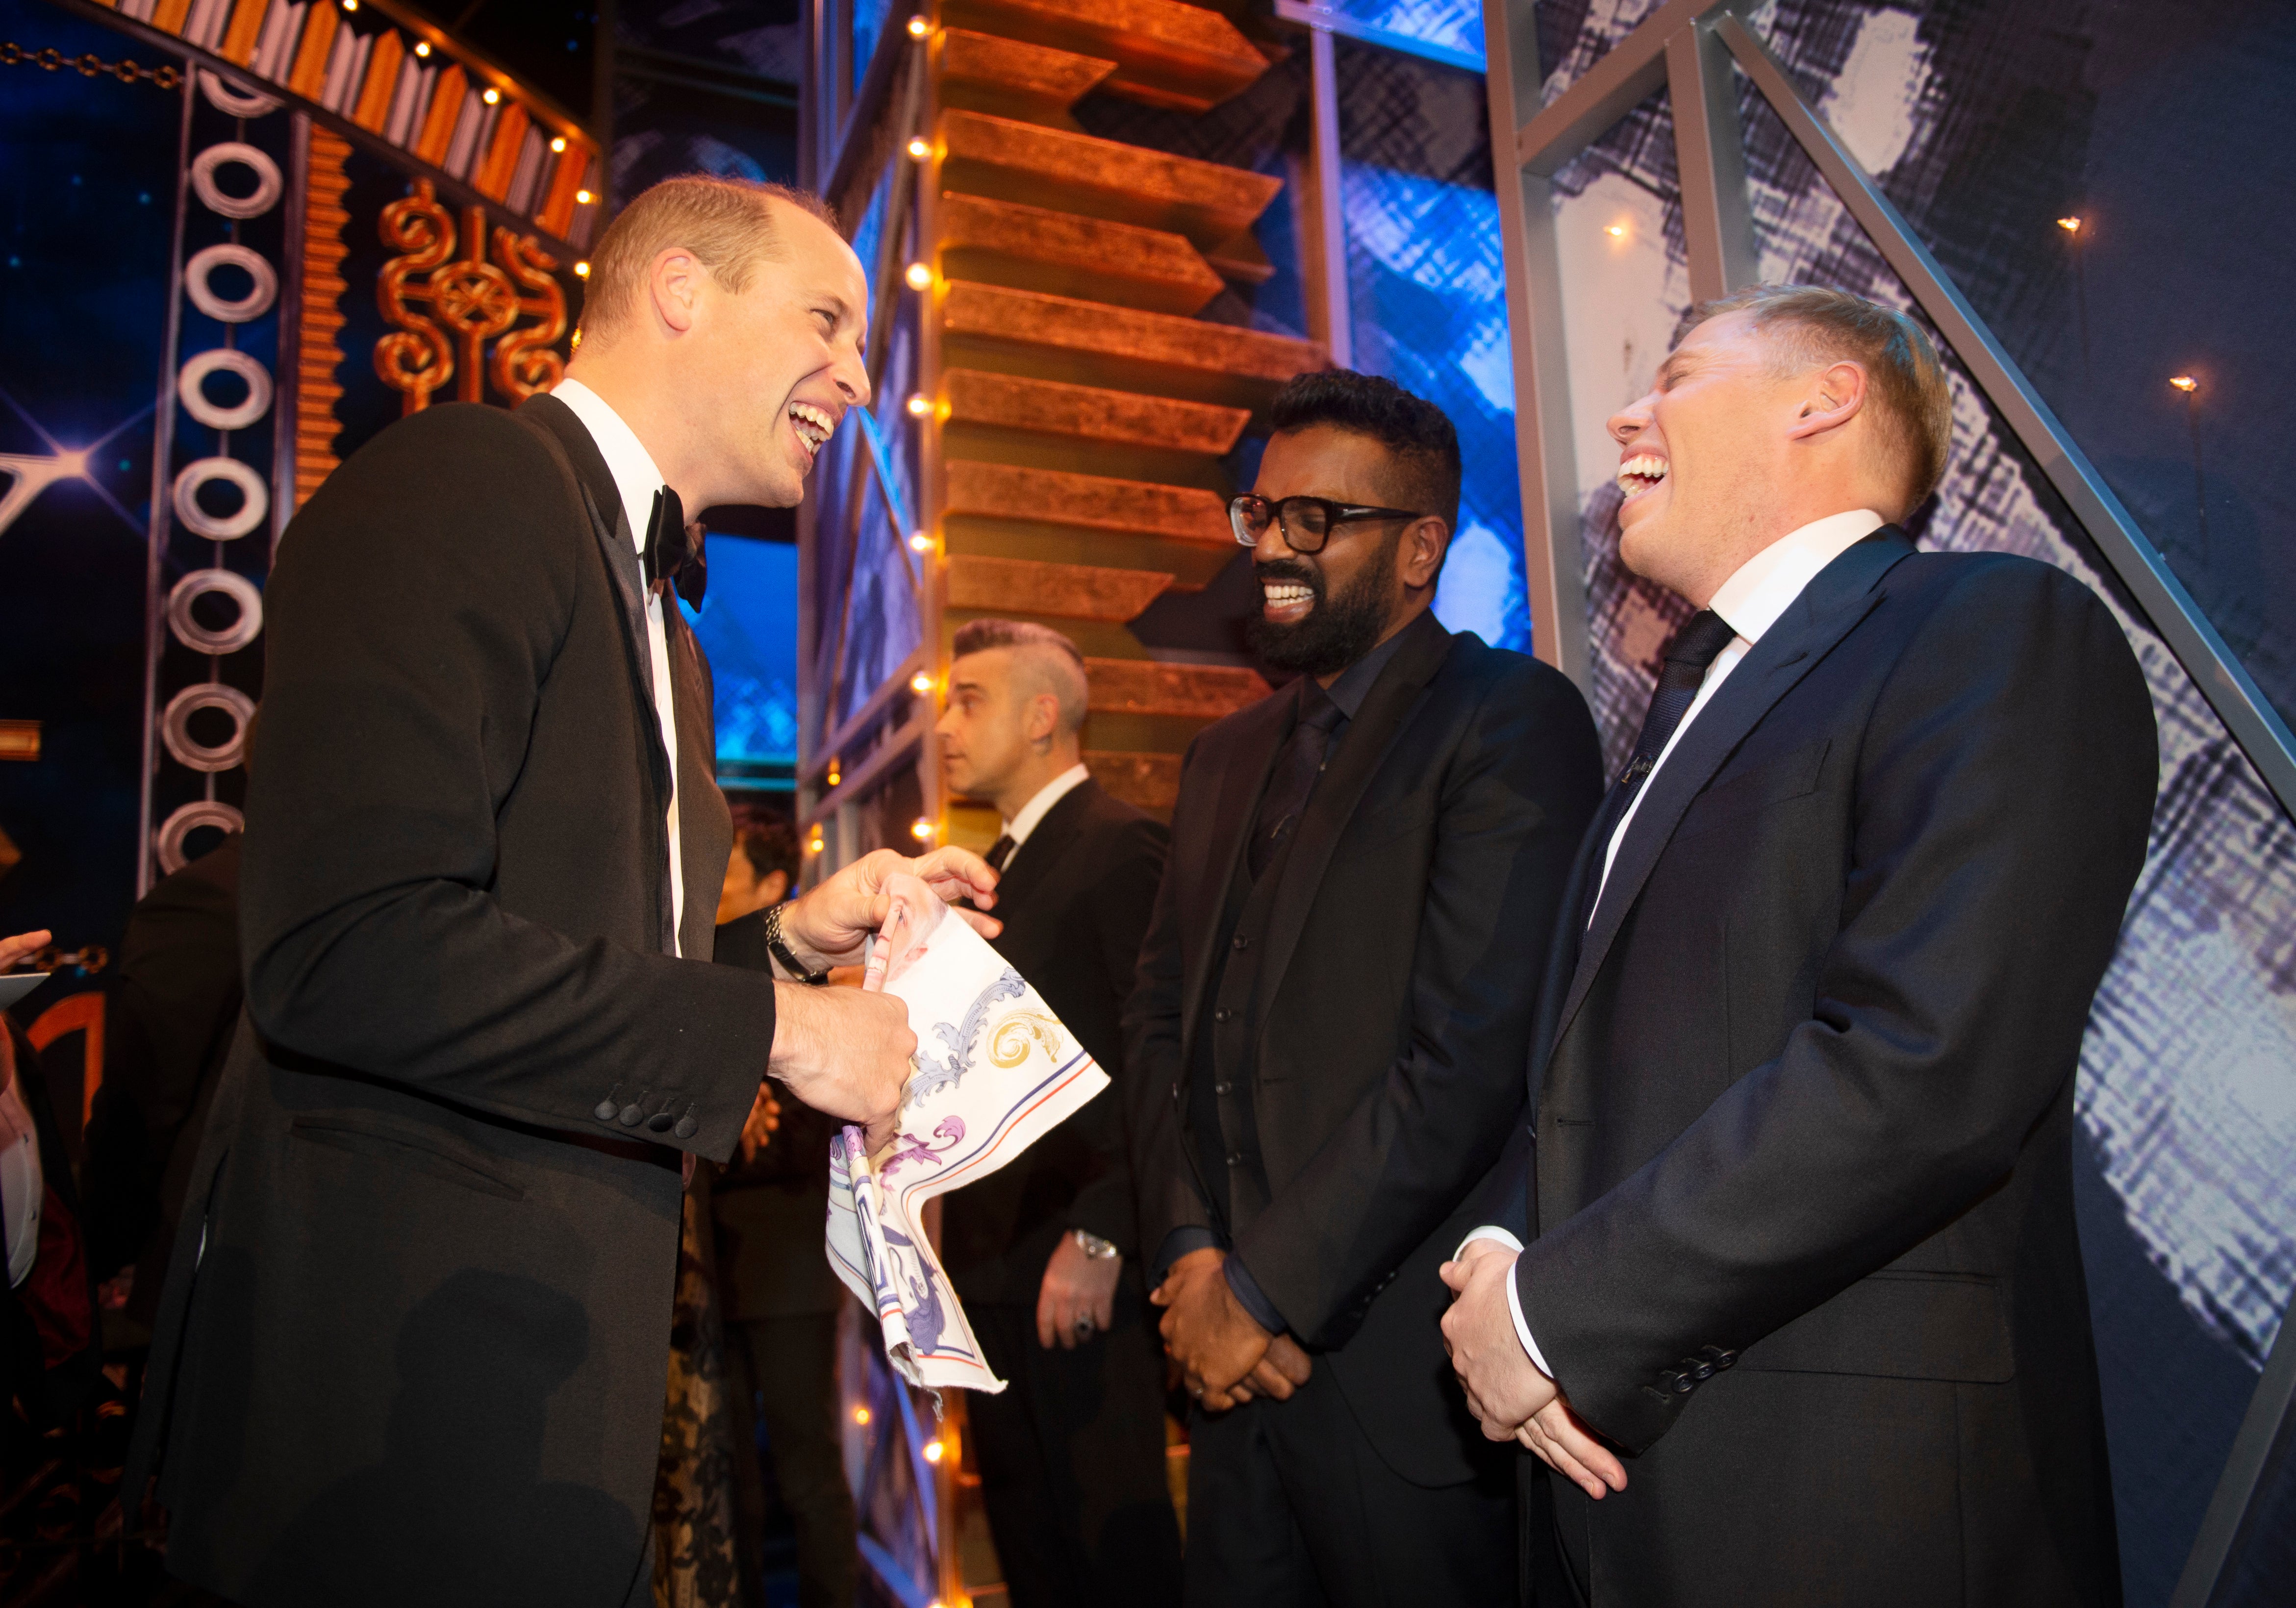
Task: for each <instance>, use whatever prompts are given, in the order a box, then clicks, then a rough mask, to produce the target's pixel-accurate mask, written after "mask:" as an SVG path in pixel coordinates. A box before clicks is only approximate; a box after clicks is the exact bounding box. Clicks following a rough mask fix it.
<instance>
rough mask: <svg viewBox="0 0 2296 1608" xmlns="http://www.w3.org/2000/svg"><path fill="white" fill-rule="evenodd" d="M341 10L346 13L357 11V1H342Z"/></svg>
mask: <svg viewBox="0 0 2296 1608" xmlns="http://www.w3.org/2000/svg"><path fill="white" fill-rule="evenodd" d="M343 9H344V10H345V11H347V12H355V11H357V10H358V0H343Z"/></svg>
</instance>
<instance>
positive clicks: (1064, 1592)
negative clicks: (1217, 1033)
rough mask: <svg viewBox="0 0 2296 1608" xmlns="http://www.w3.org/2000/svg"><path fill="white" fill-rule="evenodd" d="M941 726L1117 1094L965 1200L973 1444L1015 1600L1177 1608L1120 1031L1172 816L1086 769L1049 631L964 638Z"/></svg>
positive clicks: (1006, 896) (952, 770) (1057, 1607)
mask: <svg viewBox="0 0 2296 1608" xmlns="http://www.w3.org/2000/svg"><path fill="white" fill-rule="evenodd" d="M953 648H954V654H953V657H952V660H951V662H950V664H949V669H948V708H947V711H946V712H945V713H944V714H943V715H942V717H941V720H940V726H939V733H940V741H941V756H942V762H943V764H944V765H945V766H946V767H947V775H948V782H949V785H950V787H951V788H952V789H953V790H955V792H960V793H967V794H970V795H972V797H974V798H977V799H981V800H987V801H988V802H990V803H993V804H994V805H995V806H996V809H997V812H998V814H999V815H1000V816H1003V818H1004V832H1003V833H1002V835H1000V836H999V837H998V838H997V840H996V844H995V846H994V847H993V848H991V849H989V851H988V863H989V864H990V865H991V866H995V867H996V869H997V870H998V871H999V872H1001V873H1002V874H1003V879H1002V880H1001V881H1000V882H998V883H997V885H996V891H997V900H996V914H997V916H998V919H1000V920H1001V921H1003V922H1004V923H1005V931H1003V932H1002V933H1001V934H999V935H998V936H997V938H996V940H995V941H996V948H997V951H998V952H999V953H1000V954H1002V955H1003V956H1005V959H1006V960H1008V961H1010V962H1012V964H1013V969H1014V970H1016V971H1018V972H1020V973H1021V976H1023V977H1025V978H1027V979H1028V980H1029V982H1030V983H1032V984H1033V985H1035V987H1036V989H1037V992H1038V993H1040V994H1042V995H1043V996H1044V997H1045V1003H1046V1004H1047V1005H1051V1006H1052V1008H1053V1010H1054V1013H1056V1014H1057V1015H1058V1016H1059V1017H1060V1019H1061V1020H1062V1021H1063V1022H1065V1023H1067V1024H1068V1027H1069V1030H1070V1031H1071V1032H1073V1033H1074V1034H1075V1035H1076V1036H1077V1040H1078V1043H1080V1044H1082V1045H1083V1046H1084V1047H1085V1048H1086V1049H1087V1050H1088V1051H1090V1052H1091V1053H1092V1054H1093V1057H1094V1058H1095V1060H1097V1061H1098V1062H1100V1064H1101V1066H1102V1067H1103V1069H1104V1070H1105V1071H1107V1073H1108V1075H1109V1077H1110V1078H1111V1079H1112V1080H1113V1082H1114V1087H1111V1088H1108V1089H1105V1090H1103V1091H1102V1093H1101V1094H1100V1095H1099V1096H1098V1097H1097V1098H1096V1099H1095V1100H1094V1101H1092V1103H1090V1104H1088V1105H1087V1106H1086V1107H1085V1108H1084V1109H1083V1110H1082V1111H1080V1112H1078V1113H1077V1114H1076V1115H1075V1116H1073V1117H1070V1119H1069V1120H1067V1121H1065V1122H1063V1123H1062V1124H1061V1125H1060V1127H1059V1128H1055V1129H1054V1131H1053V1132H1052V1133H1050V1134H1048V1135H1046V1136H1045V1137H1044V1138H1042V1139H1040V1140H1038V1141H1037V1143H1036V1144H1034V1145H1033V1146H1031V1147H1030V1148H1029V1151H1028V1153H1026V1154H1024V1155H1022V1156H1021V1158H1020V1159H1019V1160H1018V1161H1014V1162H1013V1164H1012V1165H1011V1166H1009V1167H1006V1168H1005V1169H1002V1170H1001V1171H998V1172H996V1173H993V1174H991V1175H990V1176H989V1177H986V1178H984V1179H982V1180H981V1181H980V1183H978V1184H975V1185H971V1186H970V1187H968V1188H965V1189H962V1190H959V1191H958V1192H957V1193H955V1194H952V1195H950V1196H948V1197H947V1204H946V1205H945V1206H944V1207H943V1208H942V1211H943V1216H942V1218H941V1259H942V1261H943V1262H944V1263H945V1264H946V1265H947V1268H948V1273H949V1277H950V1278H951V1279H952V1280H953V1281H954V1282H955V1285H956V1291H957V1293H958V1294H959V1295H960V1296H962V1297H963V1298H964V1304H965V1309H966V1311H967V1312H968V1313H969V1314H970V1315H971V1316H972V1325H973V1329H974V1332H975V1333H977V1334H978V1335H979V1336H980V1344H981V1348H982V1350H983V1351H984V1353H985V1354H986V1355H987V1357H988V1363H989V1366H992V1367H993V1368H995V1369H996V1372H997V1373H998V1374H1001V1375H1003V1376H1004V1377H1005V1378H1006V1379H1008V1380H1010V1381H1011V1388H1010V1389H1008V1390H1007V1391H1005V1393H1004V1394H1002V1395H999V1396H980V1395H977V1396H974V1397H973V1398H972V1399H971V1400H970V1402H969V1403H968V1404H967V1407H966V1410H967V1412H969V1413H970V1414H971V1415H972V1430H973V1445H974V1448H975V1449H976V1451H977V1452H978V1453H979V1455H980V1491H981V1497H982V1498H983V1500H984V1502H985V1504H986V1505H987V1507H988V1526H989V1531H990V1533H991V1534H992V1535H993V1536H994V1537H995V1538H996V1555H997V1559H998V1561H999V1562H1000V1563H1002V1564H1003V1565H1004V1569H1005V1587H1006V1589H1007V1590H1008V1591H1009V1592H1010V1594H1011V1596H1012V1600H1013V1608H1066V1605H1067V1604H1075V1603H1097V1604H1110V1605H1111V1608H1123V1605H1125V1604H1138V1605H1139V1608H1160V1605H1162V1604H1170V1603H1173V1602H1177V1600H1178V1598H1179V1592H1180V1532H1179V1526H1178V1524H1177V1522H1176V1520H1175V1519H1174V1517H1173V1514H1172V1503H1171V1498H1170V1497H1169V1494H1168V1489H1167V1487H1166V1485H1165V1478H1164V1366H1163V1358H1162V1356H1161V1355H1160V1348H1159V1346H1158V1345H1157V1343H1156V1336H1155V1332H1154V1330H1153V1328H1152V1326H1151V1322H1150V1317H1151V1314H1150V1311H1149V1307H1148V1301H1147V1292H1146V1289H1145V1287H1144V1285H1143V1284H1142V1283H1141V1277H1140V1235H1139V1230H1138V1227H1137V1226H1136V1213H1135V1211H1134V1209H1133V1184H1132V1169H1131V1168H1130V1166H1129V1165H1128V1163H1127V1161H1126V1156H1125V1143H1124V1115H1123V1112H1124V1106H1125V1085H1126V1082H1127V1068H1126V1065H1125V1059H1124V1042H1123V1033H1122V1030H1121V1028H1120V1027H1119V1013H1120V1012H1121V1011H1122V1010H1123V1006H1124V1000H1125V997H1126V996H1127V995H1128V994H1130V993H1131V991H1132V980H1133V976H1134V972H1135V971H1136V967H1137V965H1138V963H1139V957H1140V937H1141V934H1142V933H1143V932H1144V931H1146V929H1147V926H1148V912H1149V910H1150V907H1152V905H1153V904H1154V903H1155V898H1156V879H1157V877H1158V876H1159V875H1160V874H1161V873H1162V872H1163V869H1164V844H1165V841H1166V833H1165V831H1164V828H1163V826H1162V825H1160V824H1159V823H1158V822H1157V821H1155V820H1154V819H1152V817H1150V816H1147V815H1145V814H1144V813H1142V812H1141V811H1140V810H1137V809H1135V808H1132V806H1130V805H1129V804H1127V803H1124V802H1123V801H1122V800H1118V799H1113V798H1111V797H1110V796H1109V795H1108V794H1107V793H1106V792H1103V791H1102V789H1101V786H1100V783H1097V782H1095V781H1094V780H1093V779H1092V777H1091V775H1090V774H1089V773H1088V772H1087V770H1086V769H1085V766H1084V756H1083V752H1082V742H1081V728H1082V727H1083V725H1084V718H1085V703H1086V692H1087V689H1086V682H1085V669H1084V661H1083V660H1082V659H1080V658H1079V657H1078V653H1077V650H1076V646H1075V644H1072V643H1071V642H1070V641H1069V639H1068V638H1067V637H1065V636H1062V635H1061V634H1060V633H1059V632H1057V631H1054V630H1053V629H1051V628H1048V627H1045V626H1040V625H1032V624H1029V623H1027V622H1024V621H1018V620H1005V619H976V620H972V621H970V622H968V623H967V624H966V625H964V627H963V628H961V629H959V630H958V632H957V634H956V640H955V644H953Z"/></svg>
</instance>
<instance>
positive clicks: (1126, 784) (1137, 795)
mask: <svg viewBox="0 0 2296 1608" xmlns="http://www.w3.org/2000/svg"><path fill="white" fill-rule="evenodd" d="M1084 762H1085V766H1086V767H1087V769H1089V770H1090V771H1091V772H1092V779H1093V780H1094V781H1095V782H1097V783H1100V784H1101V786H1103V787H1104V788H1106V789H1107V790H1108V792H1110V793H1111V795H1113V796H1114V797H1116V798H1119V799H1121V800H1124V801H1125V802H1126V803H1127V804H1129V805H1131V806H1132V807H1133V808H1135V809H1144V810H1146V811H1147V812H1148V813H1149V814H1150V815H1152V816H1167V817H1169V816H1170V815H1171V813H1172V806H1173V805H1175V804H1177V803H1178V802H1179V800H1180V756H1179V755H1177V754H1128V753H1118V752H1116V751H1112V750H1110V749H1092V748H1088V749H1087V750H1085V754H1084Z"/></svg>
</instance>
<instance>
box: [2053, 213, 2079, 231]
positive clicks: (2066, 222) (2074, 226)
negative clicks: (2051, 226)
mask: <svg viewBox="0 0 2296 1608" xmlns="http://www.w3.org/2000/svg"><path fill="white" fill-rule="evenodd" d="M2080 226H2081V220H2080V219H2079V218H2078V217H2061V218H2059V219H2057V227H2058V228H2060V229H2062V230H2063V231H2064V232H2065V233H2066V234H2079V233H2080Z"/></svg>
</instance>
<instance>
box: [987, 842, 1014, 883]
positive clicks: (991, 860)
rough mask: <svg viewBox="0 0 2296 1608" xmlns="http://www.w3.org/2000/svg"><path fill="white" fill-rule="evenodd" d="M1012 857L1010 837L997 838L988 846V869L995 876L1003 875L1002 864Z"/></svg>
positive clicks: (1003, 866)
mask: <svg viewBox="0 0 2296 1608" xmlns="http://www.w3.org/2000/svg"><path fill="white" fill-rule="evenodd" d="M1012 857H1013V840H1012V838H1011V837H1010V836H1004V837H999V838H998V839H997V840H996V841H995V842H993V843H991V844H989V845H988V869H989V870H991V871H994V872H995V873H996V874H997V875H999V876H1002V875H1004V874H1005V861H1007V860H1009V859H1011V858H1012Z"/></svg>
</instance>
